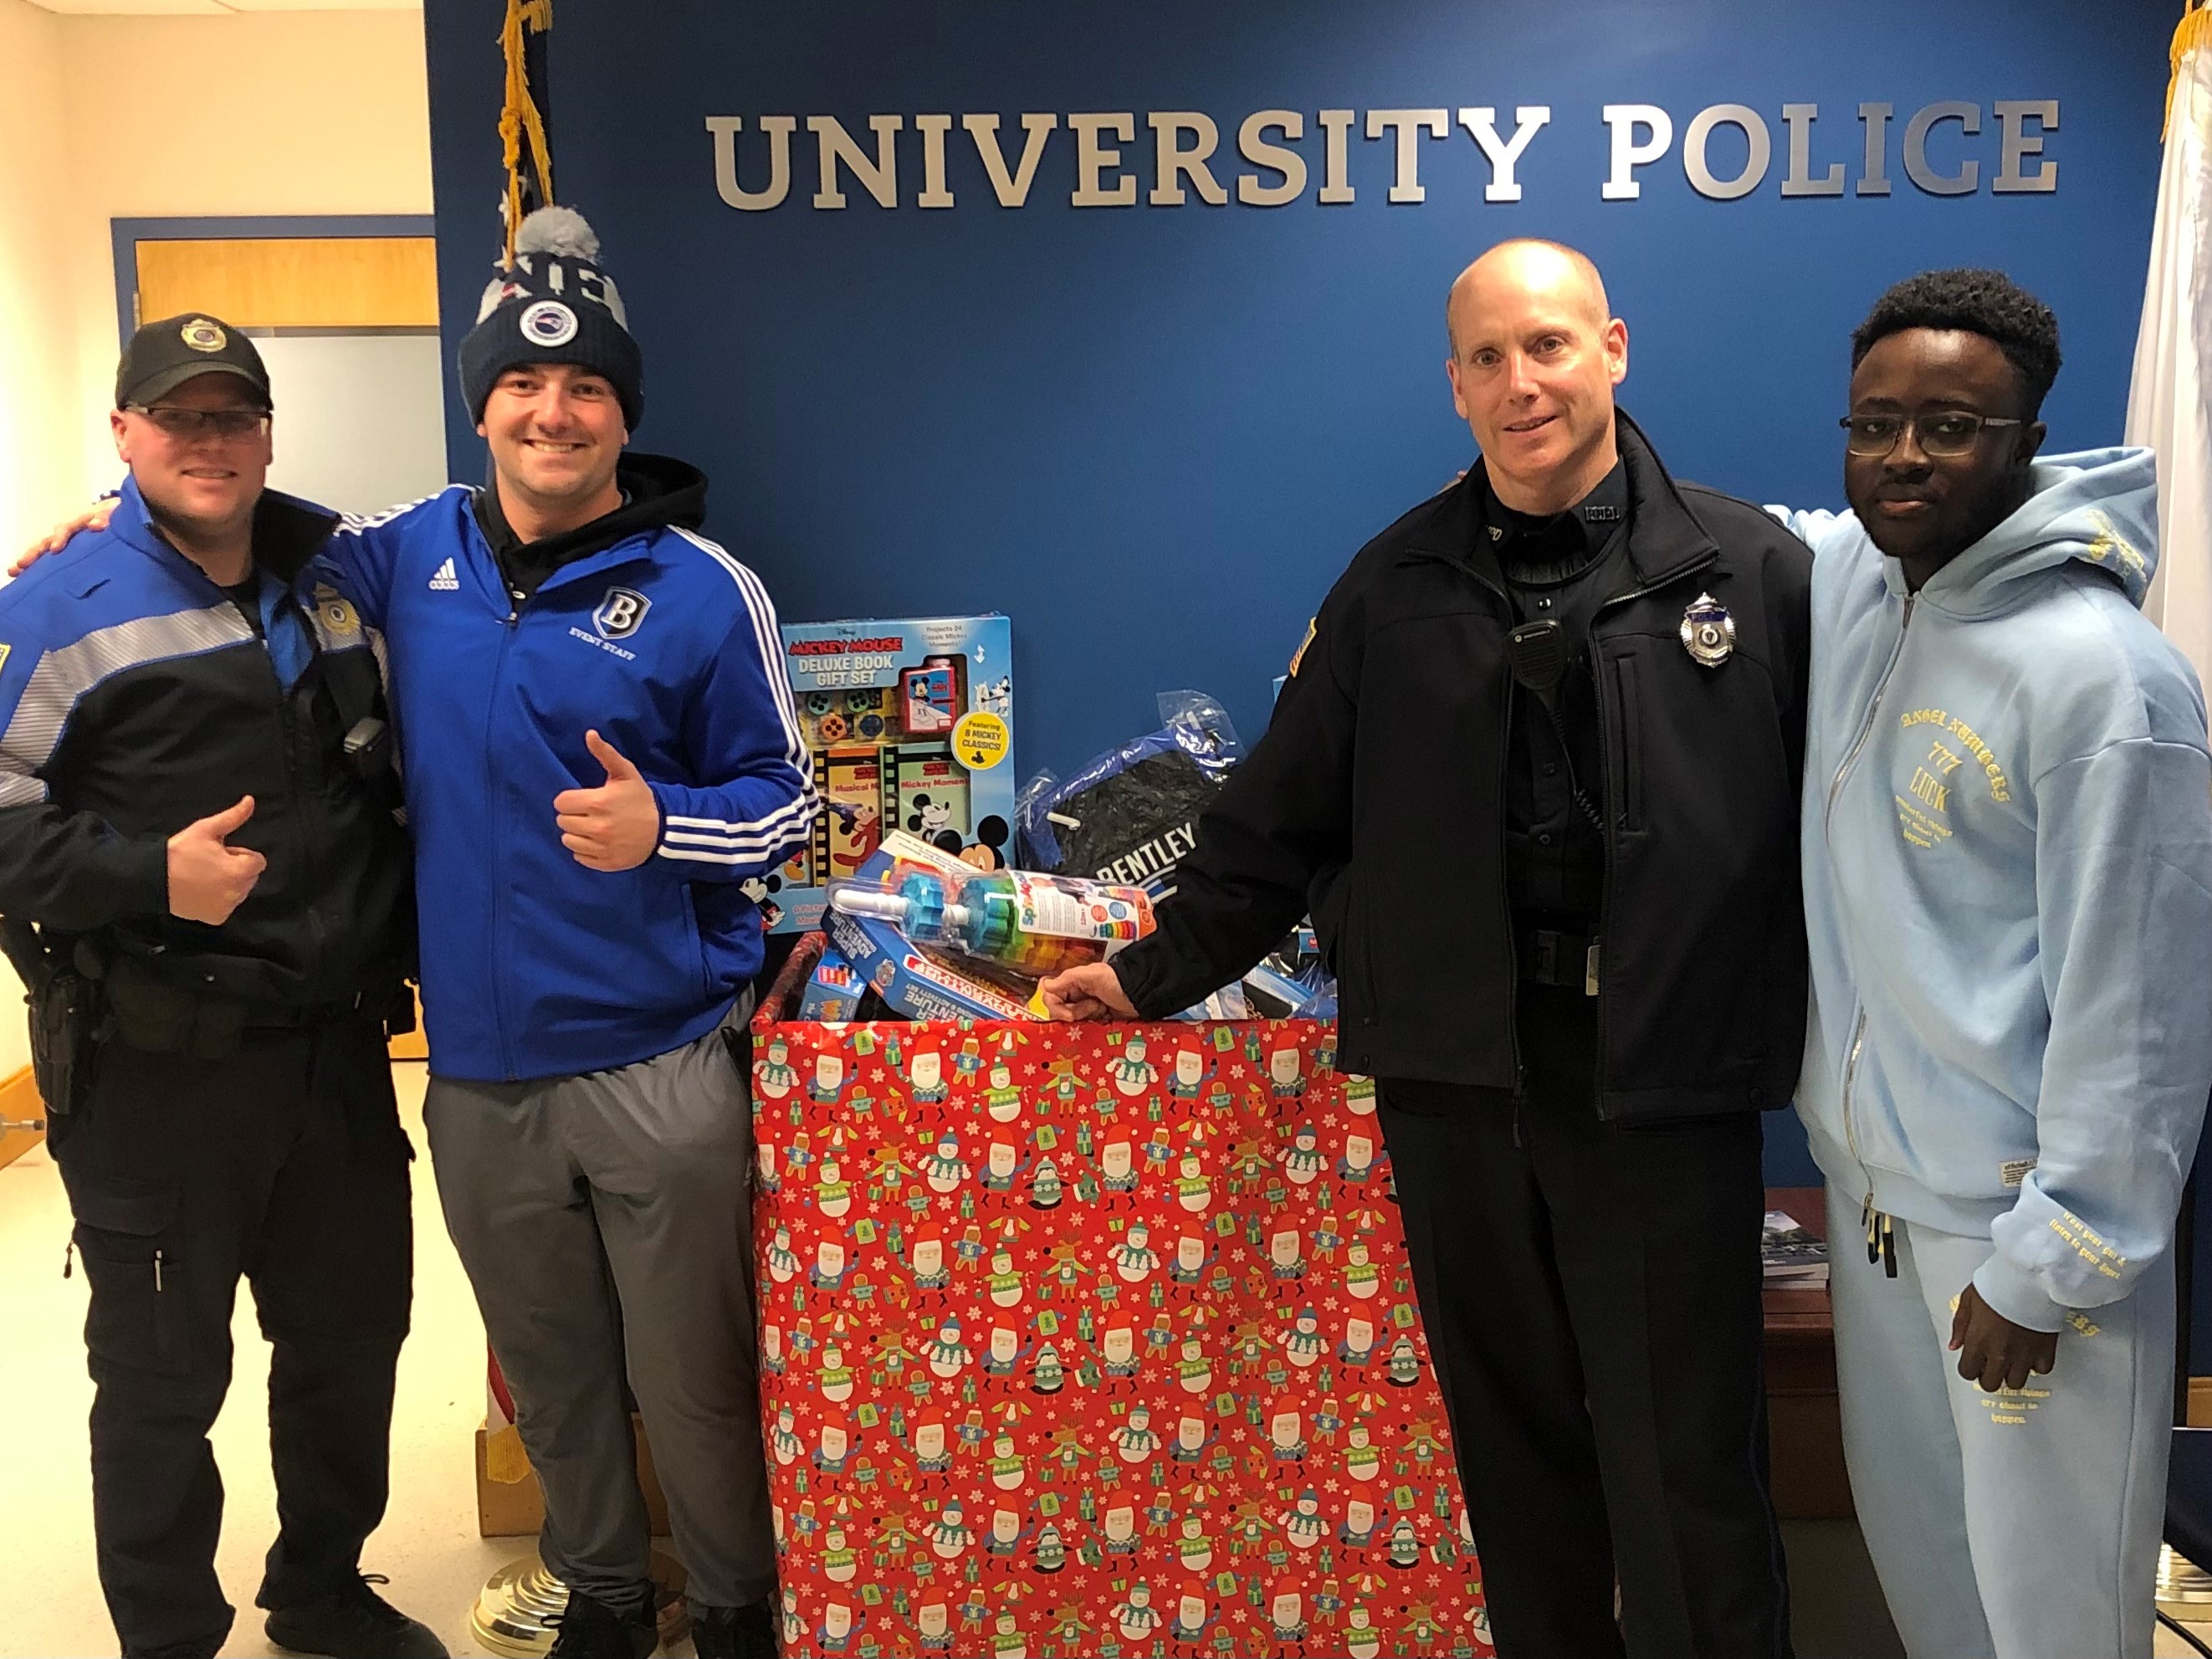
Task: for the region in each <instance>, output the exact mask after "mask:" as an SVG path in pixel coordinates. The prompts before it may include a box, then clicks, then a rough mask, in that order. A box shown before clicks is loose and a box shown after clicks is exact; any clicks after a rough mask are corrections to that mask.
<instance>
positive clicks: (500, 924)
mask: <svg viewBox="0 0 2212 1659" xmlns="http://www.w3.org/2000/svg"><path fill="white" fill-rule="evenodd" d="M493 564H494V566H495V568H496V566H497V564H498V561H497V559H496V558H495V559H494V560H493ZM498 580H499V591H500V592H501V593H502V594H505V595H506V596H507V619H506V621H505V622H504V623H502V624H501V632H500V636H499V659H498V660H497V661H496V662H495V663H494V664H493V665H492V673H491V696H489V697H488V698H486V699H485V701H484V736H483V754H484V818H485V821H486V823H488V824H489V827H490V829H491V872H492V881H491V954H492V963H491V1018H492V1024H494V1025H495V1027H497V1028H498V1030H499V1066H500V1071H501V1073H502V1074H503V1075H504V1076H505V1077H506V1079H507V1081H508V1082H509V1083H513V1081H515V1070H514V1042H513V1036H511V1034H510V1033H509V1032H508V1030H507V999H506V998H505V997H504V996H503V995H502V994H501V991H502V989H503V987H505V985H506V983H507V960H506V958H507V952H506V950H505V945H504V941H505V940H506V939H507V895H506V880H507V848H506V846H505V836H503V834H502V833H501V830H502V826H503V823H504V822H505V820H504V816H503V815H502V813H501V811H500V802H499V765H498V761H497V756H498V753H499V750H498V749H497V747H496V745H495V743H494V741H493V738H494V733H493V726H494V725H495V721H496V720H497V718H498V714H499V700H500V694H501V690H502V688H503V687H504V686H505V684H506V681H507V652H508V648H509V647H512V646H513V643H514V639H515V633H516V629H517V626H518V620H519V618H520V617H521V615H522V606H521V603H520V601H519V600H517V599H515V597H514V595H513V591H512V590H511V589H510V588H508V586H507V573H506V572H505V571H504V570H501V571H499V572H498Z"/></svg>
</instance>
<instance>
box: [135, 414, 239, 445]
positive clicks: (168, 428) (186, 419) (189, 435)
mask: <svg viewBox="0 0 2212 1659" xmlns="http://www.w3.org/2000/svg"><path fill="white" fill-rule="evenodd" d="M126 407H128V408H129V409H130V410H131V412H132V413H133V414H136V415H143V416H145V417H146V418H147V419H148V420H149V421H151V422H153V423H154V424H155V426H157V427H159V428H161V434H162V435H163V436H164V437H169V438H176V439H179V440H181V441H185V442H188V443H189V442H191V441H193V440H195V439H198V438H203V437H211V438H220V439H222V441H224V442H225V443H236V442H237V441H239V440H240V439H241V438H250V437H252V436H255V435H258V434H259V433H263V432H266V431H267V430H268V429H269V411H268V410H265V409H179V408H177V407H176V406H175V405H173V404H155V405H153V406H152V407H150V408H149V407H148V406H147V405H146V404H128V405H126Z"/></svg>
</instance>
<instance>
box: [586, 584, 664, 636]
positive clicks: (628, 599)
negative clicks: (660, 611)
mask: <svg viewBox="0 0 2212 1659" xmlns="http://www.w3.org/2000/svg"><path fill="white" fill-rule="evenodd" d="M652 609H653V601H652V600H651V599H647V598H646V597H645V595H644V594H642V593H641V592H637V591H636V590H635V588H629V587H610V588H609V589H607V596H606V598H605V599H601V600H600V601H599V609H598V610H597V611H593V612H592V627H593V628H594V629H598V630H599V637H600V638H601V639H603V640H626V639H628V638H629V636H630V635H633V634H635V633H636V632H637V625H638V624H639V623H641V622H643V621H644V620H645V613H646V612H647V611H650V610H652Z"/></svg>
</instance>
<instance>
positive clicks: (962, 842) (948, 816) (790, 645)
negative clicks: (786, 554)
mask: <svg viewBox="0 0 2212 1659" xmlns="http://www.w3.org/2000/svg"><path fill="white" fill-rule="evenodd" d="M783 650H784V661H785V665H786V666H787V669H788V670H789V671H790V675H791V689H792V693H793V696H794V697H795V699H796V700H797V702H798V706H799V729H800V731H801V732H803V733H804V735H805V739H806V746H807V749H808V750H809V752H810V753H811V756H812V758H813V764H814V783H815V787H816V788H817V789H818V790H819V791H820V792H821V794H822V803H823V811H822V816H821V817H820V818H819V819H818V820H817V823H816V824H815V828H814V834H813V836H812V837H811V840H810V841H809V842H808V843H807V845H806V847H805V848H804V849H803V850H802V851H800V852H799V854H796V855H794V856H793V858H792V859H790V860H788V861H787V863H786V864H785V865H784V866H783V867H782V868H781V870H779V871H777V872H775V875H774V876H773V877H771V878H769V879H768V881H766V882H764V883H763V888H764V889H765V891H764V892H763V893H762V894H761V895H760V897H761V900H762V913H763V915H765V916H767V917H768V918H769V927H770V929H771V930H772V931H773V932H775V933H804V932H805V931H807V930H809V929H811V928H814V927H820V926H821V924H822V913H823V908H824V897H823V890H824V888H825V887H826V886H827V884H829V881H831V880H832V879H833V878H836V877H839V876H849V875H851V874H853V873H854V872H855V871H857V870H858V869H859V868H860V866H861V865H862V864H863V863H864V862H865V861H866V859H867V857H868V855H869V854H871V853H872V852H874V851H875V849H876V847H877V844H878V842H880V841H881V840H882V839H883V836H884V831H885V830H886V829H906V830H908V831H910V832H911V833H913V834H915V835H917V836H921V838H922V839H923V840H925V841H927V842H930V843H932V844H933V845H934V846H936V847H938V848H942V849H944V850H945V851H947V852H951V853H957V852H959V851H961V850H962V849H963V848H970V847H977V846H981V847H987V848H991V849H992V851H993V853H994V855H997V856H998V857H999V858H1000V860H1001V861H1003V860H1004V855H1005V854H1006V850H1007V845H1008V842H1009V841H1010V840H1011V838H1012V828H1013V821H1014V787H1015V786H1014V767H1013V747H1014V740H1013V708H1014V678H1013V634H1012V629H1011V627H1010V626H1009V624H1008V623H1007V621H1006V618H1005V617H996V616H993V617H934V618H926V619H921V620H914V621H903V622H833V623H787V624H786V625H785V627H784V629H783Z"/></svg>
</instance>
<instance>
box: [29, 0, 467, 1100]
mask: <svg viewBox="0 0 2212 1659" xmlns="http://www.w3.org/2000/svg"><path fill="white" fill-rule="evenodd" d="M486 50H487V52H489V51H490V50H491V47H490V46H489V44H487V47H486ZM194 71H198V72H200V73H202V74H204V76H206V78H208V79H209V80H210V81H214V82H217V83H218V85H217V86H216V88H214V89H210V90H202V91H198V92H194V93H191V94H174V93H172V92H171V91H170V90H169V88H172V87H173V85H175V83H176V82H177V81H178V80H179V77H180V76H188V75H190V74H191V73H192V72H194ZM429 211H430V106H429V94H428V83H427V80H426V76H425V73H424V68H423V59H422V17H421V15H420V14H419V13H412V12H393V11H375V12H344V11H337V12H329V11H325V12H289V13H264V14H261V15H234V16H227V17H132V16H121V17H113V16H111V17H88V16H64V15H57V14H55V13H52V12H49V11H46V10H44V9H40V8H39V7H36V6H33V5H31V4H29V3H27V0H0V552H7V553H12V552H13V550H15V549H16V548H18V547H20V546H21V545H22V544H23V543H24V542H25V541H26V540H27V539H28V538H29V537H30V536H31V535H32V533H33V532H34V531H36V530H40V529H43V528H45V527H46V526H48V525H51V524H52V523H53V522H54V520H56V519H57V518H58V517H59V516H60V515H61V514H62V513H64V511H66V510H69V509H70V508H73V507H75V506H76V505H77V504H80V503H82V501H85V500H86V499H87V498H88V497H89V496H90V495H93V494H94V493H95V492H97V491H98V490H100V489H106V488H107V487H108V486H109V485H111V484H112V483H114V482H115V480H116V478H117V477H118V476H119V474H118V467H117V464H116V460H115V452H114V450H113V449H112V447H110V445H109V443H108V439H107V410H108V407H109V404H111V403H112V401H113V396H114V381H115V356H116V348H117V346H118V339H117V337H116V316H115V271H114V260H113V256H112V252H111V245H110V240H109V234H108V221H109V220H110V219H112V218H185V217H191V216H198V215H216V214H220V215H266V214H352V213H428V212H429ZM19 994H20V993H19V992H18V991H17V989H16V987H15V980H14V976H13V975H12V974H11V973H9V970H8V969H6V967H5V966H4V965H0V1076H4V1075H5V1074H7V1073H9V1072H12V1071H14V1070H15V1068H16V1067H17V1066H21V1065H23V1064H25V1063H27V1060H28V1058H29V1056H28V1053H27V1047H26V1042H25V1037H24V1029H23V1019H22V1016H21V1012H20V1010H21V1004H20V1003H19V1002H18V1001H17V997H18V995H19Z"/></svg>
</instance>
